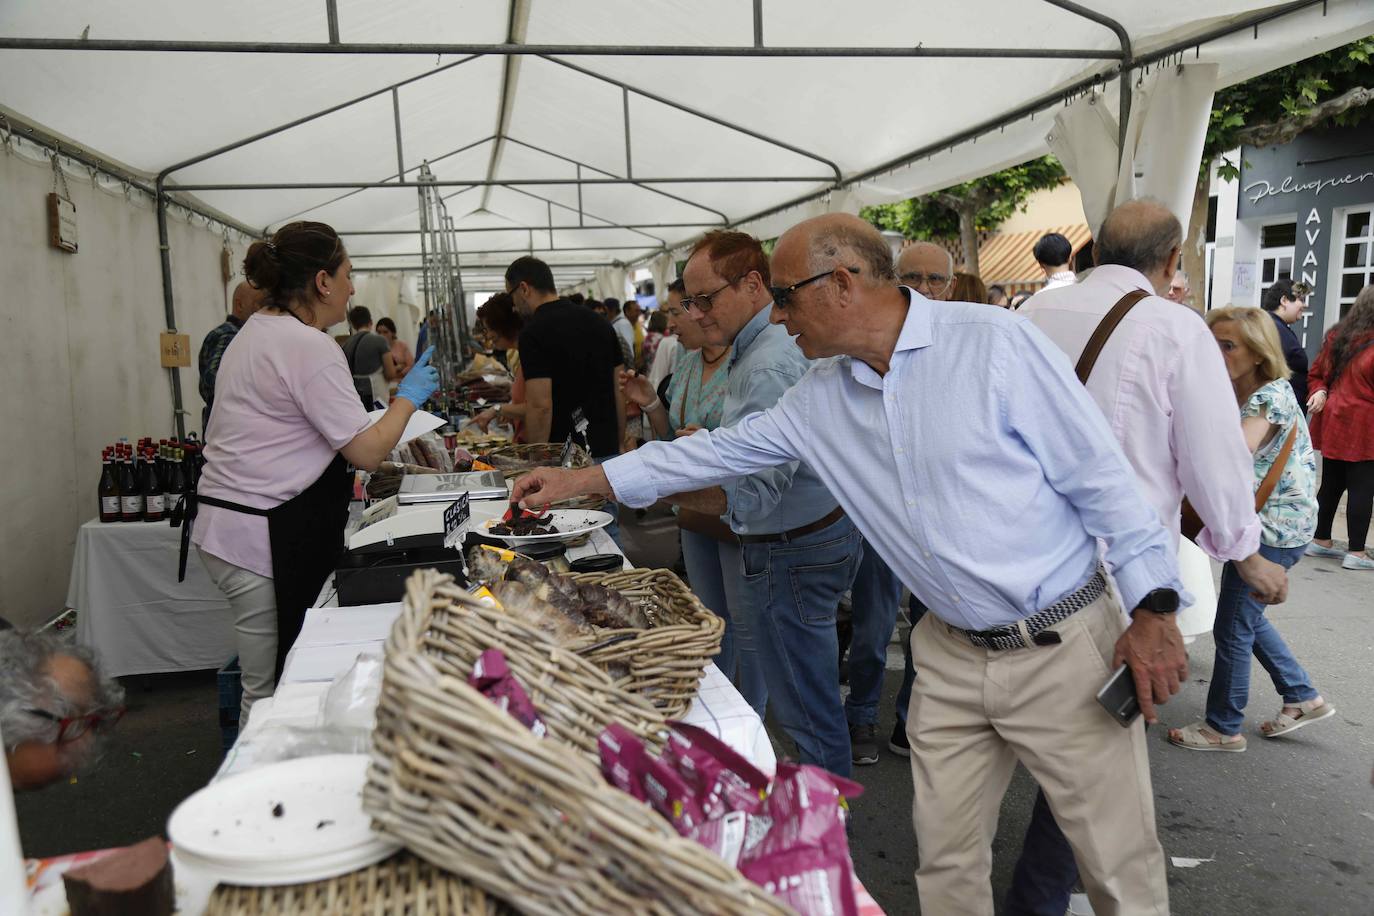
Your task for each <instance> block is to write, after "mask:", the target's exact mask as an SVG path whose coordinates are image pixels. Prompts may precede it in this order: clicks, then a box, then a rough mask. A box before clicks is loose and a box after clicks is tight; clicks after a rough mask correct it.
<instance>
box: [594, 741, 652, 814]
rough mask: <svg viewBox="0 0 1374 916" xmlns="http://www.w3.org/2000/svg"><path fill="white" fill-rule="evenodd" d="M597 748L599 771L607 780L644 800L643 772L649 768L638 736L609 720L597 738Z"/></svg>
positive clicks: (647, 756) (645, 753)
mask: <svg viewBox="0 0 1374 916" xmlns="http://www.w3.org/2000/svg"><path fill="white" fill-rule="evenodd" d="M596 749H597V751H598V752H599V753H600V754H601V773H602V775H604V776H605V777H606V781H607V782H609V783H610V784H611V785H613V786H615V787H616V788H617V789H619V790H620V791H622V792H628V793H630V794H631V795H633V796H634V797H635V798H637V799H639V800H640V801H644V800H645V796H644V774H645V773H646V772H647V771H648V769H649V760H650V757H649V752H648V751H647V750H645V749H644V742H643V741H640V740H639V736H638V735H636V734H635V733H634V732H632V731H630V730H629V729H628V728H626V727H625V726H623V725H621V724H620V723H618V722H612V723H611V724H610V725H607V726H606V728H605V730H604V731H602V733H601V735H600V736H599V737H598V738H597V739H596Z"/></svg>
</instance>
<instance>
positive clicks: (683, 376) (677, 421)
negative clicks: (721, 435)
mask: <svg viewBox="0 0 1374 916" xmlns="http://www.w3.org/2000/svg"><path fill="white" fill-rule="evenodd" d="M725 358H726V354H722V355H721V359H725ZM727 365H728V363H727ZM702 368H703V365H702V361H701V351H700V350H680V351H679V352H678V354H677V360H676V361H675V362H674V363H673V378H672V381H670V382H669V383H668V391H667V395H668V430H669V438H672V431H673V430H677V429H681V428H682V427H684V426H692V425H695V426H700V427H702V428H703V429H715V428H716V427H717V426H719V425H720V417H721V412H722V411H723V410H724V408H725V392H726V389H727V388H728V387H729V384H728V383H729V377H730V373H729V372H728V371H726V367H725V366H721V367H719V368H718V369H716V371H715V374H714V375H712V376H711V377H710V378H709V379H708V380H707V381H706V384H705V385H702V383H701V376H702Z"/></svg>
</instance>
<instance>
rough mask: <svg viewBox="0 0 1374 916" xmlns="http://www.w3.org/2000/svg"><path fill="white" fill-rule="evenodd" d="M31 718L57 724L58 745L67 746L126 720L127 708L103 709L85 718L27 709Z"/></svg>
mask: <svg viewBox="0 0 1374 916" xmlns="http://www.w3.org/2000/svg"><path fill="white" fill-rule="evenodd" d="M24 711H25V712H27V713H28V714H29V715H31V716H38V717H39V718H41V719H47V720H48V721H49V722H56V723H57V743H58V744H66V743H68V742H69V741H75V740H76V739H78V738H80V737H81V736H82V735H84V734H86V732H88V731H91V732H98V731H100V730H101V729H103V728H110V727H112V726H114V724H115V723H116V722H118V721H119V720H120V719H122V718H124V712H125V707H123V706H117V707H115V708H114V709H101V710H97V711H96V712H93V713H89V714H87V715H84V716H65V717H64V716H58V715H54V714H53V713H50V712H48V711H47V710H45V709H26V710H24Z"/></svg>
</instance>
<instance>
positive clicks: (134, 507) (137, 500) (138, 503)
mask: <svg viewBox="0 0 1374 916" xmlns="http://www.w3.org/2000/svg"><path fill="white" fill-rule="evenodd" d="M122 499H123V504H124V514H125V515H138V514H139V513H141V512H142V511H143V497H141V496H125V497H122Z"/></svg>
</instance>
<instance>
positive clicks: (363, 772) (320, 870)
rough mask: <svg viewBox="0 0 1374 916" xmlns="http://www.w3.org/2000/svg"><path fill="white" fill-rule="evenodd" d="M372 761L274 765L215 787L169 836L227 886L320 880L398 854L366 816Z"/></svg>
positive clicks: (341, 757) (186, 807)
mask: <svg viewBox="0 0 1374 916" xmlns="http://www.w3.org/2000/svg"><path fill="white" fill-rule="evenodd" d="M367 765H368V758H367V755H366V754H330V755H326V756H322V757H303V758H300V759H297V760H286V761H282V762H281V763H274V764H269V765H267V766H264V767H261V768H259V769H256V770H250V771H249V772H247V773H244V774H242V775H240V776H233V777H230V778H229V779H224V780H221V781H219V782H214V783H211V784H210V785H208V786H206V787H205V788H204V789H201V790H200V791H199V792H197V793H196V794H195V795H192V796H191V797H190V798H188V799H186V801H184V802H182V803H181V804H180V805H178V806H177V809H176V810H175V811H173V812H172V818H171V820H170V821H168V823H167V835H168V837H169V838H170V839H171V841H172V846H173V848H174V849H175V851H176V857H177V859H178V860H179V861H181V862H184V863H185V864H187V865H189V866H191V867H192V868H193V869H195V870H197V871H201V872H204V873H206V874H208V875H210V876H212V877H214V878H215V879H217V880H219V881H221V882H223V883H227V884H243V885H248V886H276V885H282V884H301V883H304V882H307V881H320V880H323V879H325V878H333V877H336V876H338V875H343V874H347V873H349V872H351V871H357V870H358V869H361V868H366V867H367V866H369V865H372V864H374V863H376V862H380V861H381V860H382V859H385V858H386V857H387V856H389V855H391V854H392V853H394V852H396V850H398V849H400V844H399V843H395V842H392V841H391V840H388V839H385V838H383V837H382V836H380V835H379V834H377V833H375V832H374V831H373V830H372V822H371V818H369V817H368V816H367V815H366V814H364V813H363V804H362V791H363V785H364V783H365V782H366V781H367Z"/></svg>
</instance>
